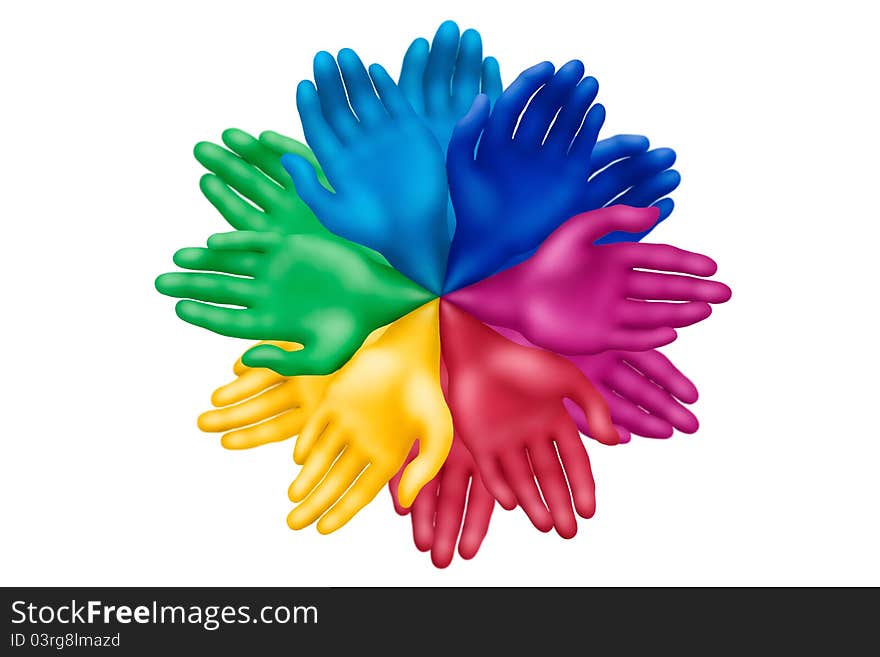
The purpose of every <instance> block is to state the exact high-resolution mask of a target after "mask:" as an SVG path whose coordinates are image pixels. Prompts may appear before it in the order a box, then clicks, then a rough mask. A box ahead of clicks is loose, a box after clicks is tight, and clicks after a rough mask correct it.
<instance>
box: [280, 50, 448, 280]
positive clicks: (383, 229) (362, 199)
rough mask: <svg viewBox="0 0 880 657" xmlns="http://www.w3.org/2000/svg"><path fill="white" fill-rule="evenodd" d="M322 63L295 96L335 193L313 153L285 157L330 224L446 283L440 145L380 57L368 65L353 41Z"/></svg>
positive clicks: (414, 272)
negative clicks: (315, 164) (309, 158)
mask: <svg viewBox="0 0 880 657" xmlns="http://www.w3.org/2000/svg"><path fill="white" fill-rule="evenodd" d="M337 61H338V63H339V66H338V68H337ZM314 67H315V80H316V82H317V89H316V88H315V85H313V84H312V83H311V82H309V81H303V82H300V84H299V86H298V87H297V90H296V104H297V108H298V109H299V114H300V117H301V119H302V124H303V132H304V133H305V137H306V141H307V142H308V144H309V146H310V147H311V148H312V150H313V151H314V153H315V156H316V157H317V159H318V162H320V164H321V167H322V168H323V170H324V173H325V174H326V176H327V179H328V181H329V182H330V185H331V186H332V187H333V189H334V190H335V193H334V192H330V191H328V190H327V189H326V188H324V187H323V186H322V185H321V184H320V183H319V182H318V178H317V176H316V175H315V170H314V168H313V167H312V165H311V164H309V162H308V161H307V160H305V159H304V158H302V157H300V156H298V155H295V154H287V155H284V156H283V157H282V159H281V163H282V164H283V165H284V168H285V169H286V170H287V172H288V173H289V174H290V177H291V179H292V180H293V183H294V185H295V187H296V189H297V191H298V192H299V195H300V197H301V198H302V199H303V201H305V202H306V204H307V205H308V206H309V207H310V208H311V209H312V211H313V212H314V213H315V215H316V216H317V217H318V220H319V221H320V222H321V223H322V224H324V226H326V227H327V229H328V230H330V231H332V232H334V233H336V234H337V235H340V236H342V237H344V238H346V239H349V240H352V241H354V242H358V243H360V244H363V245H364V246H368V247H370V248H372V249H375V250H377V251H379V252H380V253H382V255H384V256H385V257H386V258H387V259H388V262H390V263H391V264H392V265H393V266H394V267H395V268H396V269H398V270H399V271H400V272H401V273H403V274H405V275H406V276H408V277H409V278H411V279H412V280H414V281H416V282H417V283H419V284H420V285H422V286H423V287H425V288H427V289H429V290H431V291H432V292H435V293H439V291H440V289H441V287H442V284H443V277H444V273H445V266H446V256H447V252H448V249H449V234H448V231H447V225H446V206H447V197H448V192H447V189H448V186H447V182H446V169H445V166H444V162H443V151H442V149H441V148H440V145H439V144H438V142H437V140H436V139H435V137H434V135H433V134H432V133H431V131H430V129H429V128H428V127H427V125H426V124H425V123H424V121H422V119H420V118H419V116H418V115H417V114H416V112H415V110H413V108H412V106H411V105H410V104H409V102H408V101H407V100H406V98H405V97H404V95H403V93H401V91H400V89H398V87H397V85H396V84H394V81H393V80H392V79H391V77H390V76H389V75H388V73H387V72H386V71H385V69H384V68H382V67H381V66H379V65H378V64H373V65H371V66H370V70H369V74H368V73H367V70H366V69H365V68H364V65H363V64H362V63H361V60H360V58H359V57H358V56H357V55H356V54H355V52H354V51H353V50H350V49H347V48H346V49H343V50H341V51H340V52H339V55H338V57H337V60H334V59H333V56H332V55H330V54H329V53H327V52H320V53H318V54H317V55H316V56H315V62H314ZM340 70H341V72H342V75H341V77H340ZM373 85H375V90H374V89H373ZM377 92H378V95H377ZM346 94H347V98H346ZM349 102H350V103H351V105H350V106H349Z"/></svg>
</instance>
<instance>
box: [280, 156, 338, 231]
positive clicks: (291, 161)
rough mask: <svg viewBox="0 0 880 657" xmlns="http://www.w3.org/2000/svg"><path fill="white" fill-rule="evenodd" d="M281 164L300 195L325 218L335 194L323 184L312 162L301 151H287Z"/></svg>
mask: <svg viewBox="0 0 880 657" xmlns="http://www.w3.org/2000/svg"><path fill="white" fill-rule="evenodd" d="M281 166H283V167H284V170H285V171H287V173H288V174H290V179H291V180H292V181H293V187H294V189H295V191H296V193H297V194H299V197H300V198H301V199H302V200H303V202H304V203H305V204H306V205H308V206H309V208H311V210H312V212H314V213H315V214H316V215H317V216H318V218H319V219H323V217H324V216H325V215H326V214H327V209H328V205H329V203H330V202H331V201H332V200H333V194H332V193H330V192H329V191H327V189H326V188H325V187H324V186H323V185H322V184H321V181H320V180H319V178H318V173H317V172H316V171H315V167H314V166H313V165H312V162H311V161H309V159H307V158H306V157H304V156H303V155H301V154H299V153H285V154H284V155H282V156H281Z"/></svg>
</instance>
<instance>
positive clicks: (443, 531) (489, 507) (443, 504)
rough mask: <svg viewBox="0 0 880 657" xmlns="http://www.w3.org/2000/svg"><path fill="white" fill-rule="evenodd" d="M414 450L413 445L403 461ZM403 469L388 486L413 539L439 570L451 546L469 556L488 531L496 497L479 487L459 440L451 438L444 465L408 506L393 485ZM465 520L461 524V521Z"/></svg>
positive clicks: (446, 561)
mask: <svg viewBox="0 0 880 657" xmlns="http://www.w3.org/2000/svg"><path fill="white" fill-rule="evenodd" d="M417 454H418V447H417V446H416V447H413V449H412V451H411V452H410V455H409V456H408V457H407V461H406V463H405V464H404V467H406V465H407V464H409V462H410V461H411V460H412V459H413V458H415V457H416V455H417ZM402 473H403V468H401V469H400V471H398V473H397V474H396V475H394V477H393V478H392V479H391V481H390V482H389V484H388V487H389V490H390V491H391V499H392V501H393V502H394V509H395V510H396V511H397V513H399V514H400V515H402V516H403V515H407V514H409V515H410V517H411V519H412V530H413V541H414V542H415V544H416V547H417V548H418V549H419V550H421V551H422V552H428V551H429V550H430V552H431V561H432V562H433V563H434V565H435V566H437V568H446V566H448V565H449V564H450V563H452V557H453V555H454V554H455V546H456V543H457V544H458V553H459V555H461V557H462V559H473V558H474V556H476V554H477V552H478V551H479V549H480V545H482V543H483V539H484V538H486V533H487V532H488V531H489V521H490V520H491V519H492V511H493V510H494V508H495V498H494V497H493V496H492V493H490V492H489V489H488V488H486V486H484V485H483V480H482V479H481V478H480V473H479V471H478V470H477V466H476V463H474V459H473V457H472V456H471V453H470V452H469V451H468V448H467V447H465V446H464V444H463V443H462V441H461V438H458V437H455V438H453V440H452V449H450V450H449V456H447V457H446V462H445V463H444V464H443V468H442V469H441V470H440V472H439V473H437V476H436V477H434V478H433V479H432V480H431V481H430V482H428V484H426V485H425V487H424V488H422V490H421V491H420V492H419V494H418V495H417V496H416V499H415V502H413V504H412V507H410V508H406V507H404V506H401V504H400V502H398V501H397V494H396V491H397V487H398V485H399V482H400V476H401V474H402ZM462 520H464V524H462Z"/></svg>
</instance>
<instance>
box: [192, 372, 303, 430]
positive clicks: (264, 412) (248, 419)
mask: <svg viewBox="0 0 880 657" xmlns="http://www.w3.org/2000/svg"><path fill="white" fill-rule="evenodd" d="M295 393H296V388H295V387H294V386H291V385H290V382H286V383H282V384H280V385H277V386H275V387H274V388H270V389H269V390H266V391H264V392H262V393H260V394H259V395H257V396H256V397H253V398H252V399H249V400H247V401H246V402H242V403H241V404H236V405H235V406H227V407H226V408H223V409H220V410H214V411H208V412H207V413H203V414H202V415H201V416H199V428H200V429H201V430H202V431H229V430H230V429H237V428H239V427H244V426H247V425H249V424H254V423H256V422H261V421H263V420H266V419H268V418H271V417H272V416H274V415H278V414H279V413H281V412H282V411H288V410H290V409H292V408H297V407H298V405H299V400H298V398H297V396H296V394H295Z"/></svg>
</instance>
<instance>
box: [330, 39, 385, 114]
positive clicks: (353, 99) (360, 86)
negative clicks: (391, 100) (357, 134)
mask: <svg viewBox="0 0 880 657" xmlns="http://www.w3.org/2000/svg"><path fill="white" fill-rule="evenodd" d="M337 60H338V61H339V68H340V69H341V70H342V79H343V80H345V89H346V91H348V100H349V102H350V103H351V107H352V109H353V110H354V112H355V114H356V115H357V117H358V119H359V120H360V122H361V124H362V125H375V124H377V123H381V122H382V121H384V120H385V119H387V118H388V114H387V113H386V112H385V108H384V107H383V106H382V103H380V102H379V97H378V96H376V90H375V89H373V83H372V82H371V81H370V76H369V75H367V69H366V68H365V67H364V63H363V62H362V61H361V58H360V57H358V55H357V53H356V52H355V51H354V50H352V49H351V48H343V49H342V50H340V51H339V55H338V56H337Z"/></svg>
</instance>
